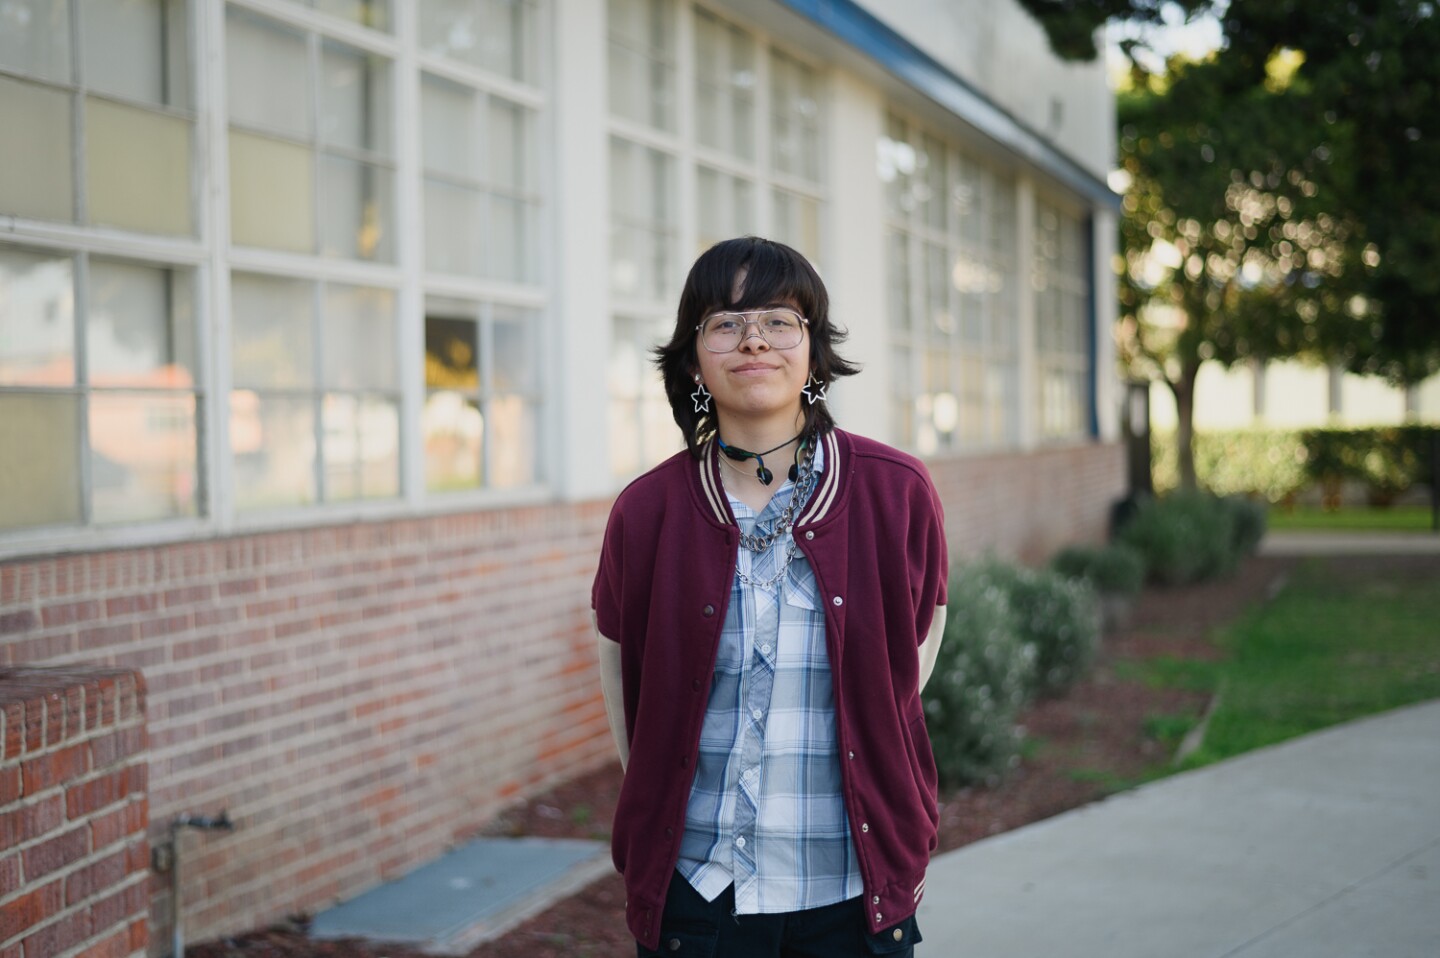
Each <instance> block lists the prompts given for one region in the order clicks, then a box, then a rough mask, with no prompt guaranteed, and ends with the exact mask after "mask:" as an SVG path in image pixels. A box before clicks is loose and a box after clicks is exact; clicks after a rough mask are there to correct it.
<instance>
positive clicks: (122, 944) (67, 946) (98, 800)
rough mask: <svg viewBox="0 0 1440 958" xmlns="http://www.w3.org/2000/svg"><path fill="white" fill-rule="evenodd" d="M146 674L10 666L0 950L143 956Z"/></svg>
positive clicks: (1, 743) (0, 759) (2, 696)
mask: <svg viewBox="0 0 1440 958" xmlns="http://www.w3.org/2000/svg"><path fill="white" fill-rule="evenodd" d="M147 773H148V764H147V761H146V736H145V683H144V680H143V679H142V678H141V676H140V674H139V673H138V672H132V671H129V670H126V669H113V668H86V667H82V666H71V667H67V668H54V669H45V668H20V669H0V958H21V956H22V955H23V958H31V956H39V955H44V956H46V958H75V956H80V955H84V956H86V958H90V956H97V958H99V956H103V958H111V956H114V958H127V956H134V958H143V956H144V955H145V951H146V939H147V932H146V920H147V913H148V909H149V889H148V878H149V864H150V863H149V857H150V853H149V845H148V843H147V841H146V829H147V827H148V825H149V806H148V802H147V798H146V784H147V783H146V777H147Z"/></svg>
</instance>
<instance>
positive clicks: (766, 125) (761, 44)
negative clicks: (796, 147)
mask: <svg viewBox="0 0 1440 958" xmlns="http://www.w3.org/2000/svg"><path fill="white" fill-rule="evenodd" d="M770 68H771V53H770V39H769V37H765V36H759V37H755V121H754V122H755V130H754V134H755V179H756V184H755V190H756V192H757V193H758V194H760V195H758V196H756V197H755V233H756V235H758V236H770V237H773V236H774V235H775V222H776V219H777V217H776V216H775V167H774V164H773V159H774V158H773V156H772V154H771V150H770V126H771V123H770V118H771V116H772V115H773V114H774V111H775V104H774V102H773V101H772V99H771V98H772V96H773V95H774V90H773V89H772V88H771V85H770Z"/></svg>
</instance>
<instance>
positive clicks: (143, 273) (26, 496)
mask: <svg viewBox="0 0 1440 958" xmlns="http://www.w3.org/2000/svg"><path fill="white" fill-rule="evenodd" d="M84 258H85V257H84V256H83V254H82V255H81V259H82V260H83V259H84ZM88 259H89V261H88V263H87V264H86V269H85V270H84V272H82V273H77V271H76V269H75V266H74V263H75V257H74V256H72V255H68V254H67V255H60V256H57V255H54V254H43V253H39V252H30V251H26V250H18V249H4V248H0V448H5V449H24V450H26V454H25V455H24V456H7V457H0V529H13V528H22V527H30V526H46V525H55V524H71V525H74V524H81V523H85V522H87V521H88V522H93V523H101V524H103V523H116V522H137V521H142V520H146V521H148V520H159V519H170V518H175V517H179V516H194V515H197V514H198V513H199V511H200V490H199V468H198V448H199V447H198V436H199V431H198V429H197V425H196V423H197V410H198V409H199V403H200V395H199V392H198V384H197V383H196V377H195V375H194V369H195V348H194V331H195V311H194V289H193V283H194V277H193V274H192V273H191V272H190V271H188V270H177V269H171V268H168V267H158V266H153V265H148V264H140V263H133V262H129V261H124V262H122V261H112V260H106V259H100V258H95V257H90V258H88ZM80 275H83V276H85V277H87V286H86V289H85V291H84V292H85V296H84V297H83V300H82V301H83V302H84V303H85V304H86V312H85V314H84V315H83V316H80V317H79V319H80V321H81V324H82V327H83V335H82V336H77V335H76V319H77V316H76V313H75V304H76V301H77V300H76V296H75V288H76V282H77V278H78V277H79V276H80ZM82 357H83V362H82V361H81V360H82ZM80 369H84V370H86V376H85V377H84V378H81V377H80V376H78V375H77V371H78V370H80ZM82 462H84V463H86V464H87V466H88V468H86V469H84V470H82V468H81V464H82Z"/></svg>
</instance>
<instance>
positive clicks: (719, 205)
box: [696, 166, 783, 250]
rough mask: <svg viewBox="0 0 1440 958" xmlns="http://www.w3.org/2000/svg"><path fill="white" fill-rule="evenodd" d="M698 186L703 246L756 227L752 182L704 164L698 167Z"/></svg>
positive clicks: (700, 233)
mask: <svg viewBox="0 0 1440 958" xmlns="http://www.w3.org/2000/svg"><path fill="white" fill-rule="evenodd" d="M696 187H697V190H698V192H699V201H700V202H699V213H700V217H699V220H700V222H699V227H700V228H699V239H700V248H701V249H702V250H703V249H708V248H709V247H710V246H712V245H713V244H715V243H718V242H719V241H720V240H724V239H730V238H731V237H735V236H744V235H746V234H748V233H751V232H753V231H754V229H755V225H754V224H755V218H754V217H755V213H754V210H755V197H754V190H753V189H752V188H751V186H750V183H749V182H747V181H746V180H742V179H739V178H738V177H734V176H729V175H727V174H725V173H721V172H719V171H717V170H712V169H710V168H709V167H704V166H702V167H700V168H699V169H698V170H697V171H696ZM782 242H783V240H782Z"/></svg>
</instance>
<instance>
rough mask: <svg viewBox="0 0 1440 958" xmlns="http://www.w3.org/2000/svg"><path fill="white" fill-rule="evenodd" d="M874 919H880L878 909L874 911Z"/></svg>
mask: <svg viewBox="0 0 1440 958" xmlns="http://www.w3.org/2000/svg"><path fill="white" fill-rule="evenodd" d="M875 920H876V921H880V913H879V912H878V911H877V912H876V913H875Z"/></svg>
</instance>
